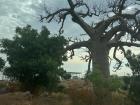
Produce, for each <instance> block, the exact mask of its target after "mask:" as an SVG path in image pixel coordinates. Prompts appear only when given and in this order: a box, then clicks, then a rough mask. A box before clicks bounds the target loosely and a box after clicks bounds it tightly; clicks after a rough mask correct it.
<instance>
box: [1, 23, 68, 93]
mask: <svg viewBox="0 0 140 105" xmlns="http://www.w3.org/2000/svg"><path fill="white" fill-rule="evenodd" d="M15 32H16V35H15V36H14V37H13V39H3V40H2V41H1V45H2V50H1V52H2V53H4V54H6V55H7V61H8V62H9V65H10V66H8V67H6V69H5V70H4V71H3V73H4V75H6V76H8V77H9V78H10V79H12V80H17V81H19V82H21V83H22V85H23V87H24V88H25V89H27V90H30V91H34V89H35V88H36V87H38V86H44V87H46V88H47V89H48V90H49V89H53V88H55V86H56V84H57V83H58V81H59V76H61V75H62V73H63V68H62V67H61V66H62V65H63V61H66V60H67V57H66V55H65V50H64V46H66V44H67V41H66V40H65V38H64V37H63V36H57V35H50V32H49V31H48V29H47V28H46V27H42V30H41V32H38V31H37V30H36V29H33V28H32V27H31V26H30V25H27V26H26V27H23V28H21V27H17V28H16V31H15Z"/></svg>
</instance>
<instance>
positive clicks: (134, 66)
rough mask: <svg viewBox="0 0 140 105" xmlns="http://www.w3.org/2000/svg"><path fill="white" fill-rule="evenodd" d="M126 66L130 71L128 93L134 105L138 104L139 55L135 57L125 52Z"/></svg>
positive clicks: (139, 95)
mask: <svg viewBox="0 0 140 105" xmlns="http://www.w3.org/2000/svg"><path fill="white" fill-rule="evenodd" d="M126 58H127V60H128V64H127V66H128V67H130V69H131V70H132V73H133V75H132V77H131V79H130V89H129V93H130V96H131V98H132V100H133V101H134V102H135V103H136V104H140V101H139V97H140V88H139V87H140V54H138V55H135V54H133V53H132V52H131V51H130V50H128V51H127V52H126Z"/></svg>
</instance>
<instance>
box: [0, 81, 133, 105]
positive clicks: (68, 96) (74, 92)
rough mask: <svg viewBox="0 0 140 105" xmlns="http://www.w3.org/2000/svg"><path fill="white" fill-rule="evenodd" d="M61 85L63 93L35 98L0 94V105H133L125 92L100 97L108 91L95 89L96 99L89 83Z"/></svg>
mask: <svg viewBox="0 0 140 105" xmlns="http://www.w3.org/2000/svg"><path fill="white" fill-rule="evenodd" d="M62 84H63V85H65V87H66V90H65V91H64V92H65V93H52V94H49V95H48V94H47V93H44V94H42V95H40V96H36V97H35V96H32V95H31V94H30V93H29V92H14V93H7V94H1V95H0V105H133V103H131V101H130V100H129V99H128V97H127V93H125V92H124V93H122V92H113V93H111V94H110V95H108V96H105V97H102V96H103V95H104V94H103V93H104V92H105V93H108V91H106V90H99V89H97V90H98V91H99V93H98V97H97V92H94V91H93V86H92V84H91V83H90V82H85V81H83V80H71V81H63V83H62ZM100 94H101V95H100ZM100 96H101V97H100Z"/></svg>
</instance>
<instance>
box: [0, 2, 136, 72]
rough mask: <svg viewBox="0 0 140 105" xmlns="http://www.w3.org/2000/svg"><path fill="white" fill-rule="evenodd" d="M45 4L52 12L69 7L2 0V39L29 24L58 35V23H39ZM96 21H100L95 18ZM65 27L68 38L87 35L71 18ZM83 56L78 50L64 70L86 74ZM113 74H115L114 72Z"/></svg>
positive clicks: (82, 52) (61, 4) (57, 4)
mask: <svg viewBox="0 0 140 105" xmlns="http://www.w3.org/2000/svg"><path fill="white" fill-rule="evenodd" d="M87 1H88V2H89V4H90V5H91V4H92V3H93V2H94V3H95V2H96V3H97V4H98V3H101V2H102V3H103V2H104V0H87ZM97 1H98V2H97ZM44 3H45V5H46V6H47V8H48V9H51V10H52V11H53V10H55V9H58V8H61V7H67V6H68V4H67V0H0V39H2V38H12V37H13V36H14V30H15V27H17V26H21V27H23V26H26V25H27V24H30V25H31V26H32V27H33V28H36V29H39V30H40V28H41V26H42V25H45V26H47V27H48V29H49V30H50V31H51V33H52V34H57V33H58V30H59V25H58V24H57V23H55V22H52V23H50V24H47V23H46V22H44V23H41V22H40V21H39V19H40V15H42V14H43V13H44V12H43V6H44ZM133 8H134V7H130V8H128V10H127V12H130V11H131V10H132V9H133ZM99 19H100V18H99ZM95 20H98V19H96V18H95ZM64 27H65V28H64V30H65V31H64V35H65V36H66V37H79V35H80V34H81V33H85V32H84V31H83V30H82V29H81V28H80V27H79V26H78V25H77V24H75V23H72V21H71V19H70V18H68V19H67V21H66V23H65V25H64ZM80 38H81V37H80ZM84 38H85V37H84ZM84 38H83V39H84ZM86 38H88V37H86ZM132 51H134V52H136V53H139V49H137V48H133V50H132ZM81 55H85V52H84V51H82V50H76V56H75V57H74V59H72V60H69V61H67V62H66V63H64V68H65V69H66V70H67V71H76V72H82V73H84V72H85V71H86V70H87V63H86V62H84V61H81V59H80V56H81ZM110 56H111V57H112V51H111V53H110ZM118 57H119V58H120V59H121V60H123V61H124V62H126V60H125V59H123V55H121V54H120V53H118ZM111 64H112V65H113V64H115V61H112V63H111ZM111 69H112V66H111ZM116 73H117V74H118V75H126V74H127V73H130V70H129V69H128V68H126V67H122V70H119V71H117V72H116ZM111 74H113V72H112V70H111Z"/></svg>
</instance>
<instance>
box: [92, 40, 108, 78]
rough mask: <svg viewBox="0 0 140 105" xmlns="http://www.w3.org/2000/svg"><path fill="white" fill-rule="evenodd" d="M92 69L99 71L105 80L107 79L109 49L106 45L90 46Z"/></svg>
mask: <svg viewBox="0 0 140 105" xmlns="http://www.w3.org/2000/svg"><path fill="white" fill-rule="evenodd" d="M92 48H93V49H92V54H93V56H92V62H93V63H92V68H93V70H94V69H98V70H100V71H101V73H102V74H103V76H104V77H105V78H107V77H109V75H110V69H109V66H110V65H109V59H108V55H109V48H108V46H107V44H106V43H102V42H94V43H93V46H92Z"/></svg>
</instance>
